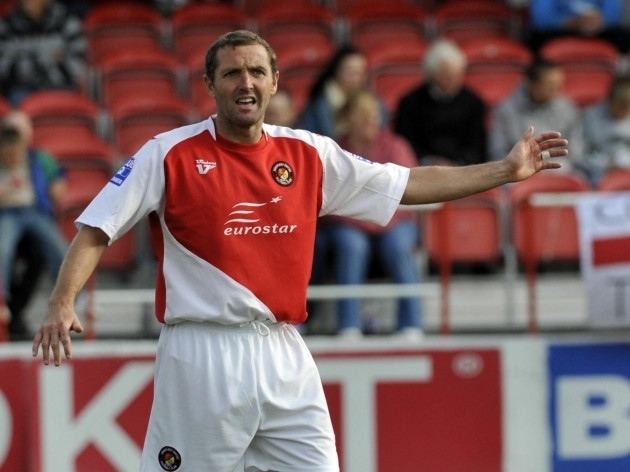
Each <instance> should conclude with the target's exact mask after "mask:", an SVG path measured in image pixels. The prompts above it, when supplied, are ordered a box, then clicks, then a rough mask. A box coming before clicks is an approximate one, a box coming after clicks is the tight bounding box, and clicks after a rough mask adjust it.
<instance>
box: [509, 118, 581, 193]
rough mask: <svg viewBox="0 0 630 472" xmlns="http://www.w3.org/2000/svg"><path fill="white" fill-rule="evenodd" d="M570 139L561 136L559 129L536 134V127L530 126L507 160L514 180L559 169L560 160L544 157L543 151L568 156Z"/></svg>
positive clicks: (554, 155)
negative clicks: (547, 170) (546, 170)
mask: <svg viewBox="0 0 630 472" xmlns="http://www.w3.org/2000/svg"><path fill="white" fill-rule="evenodd" d="M567 145H568V141H567V140H566V139H564V138H561V134H560V133H559V132H557V131H547V132H545V133H541V134H540V135H538V136H534V128H533V127H532V126H530V127H529V128H528V129H527V131H525V133H523V135H522V136H521V138H520V139H519V140H518V141H517V143H516V144H515V145H514V147H513V148H512V150H511V151H510V153H509V154H508V155H507V157H506V158H505V161H506V162H507V163H508V164H509V165H510V169H511V174H512V181H514V182H517V181H519V180H524V179H526V178H528V177H531V176H532V175H534V174H536V173H537V172H540V171H541V170H545V169H558V168H560V167H561V165H560V163H559V162H555V161H553V160H549V159H543V156H542V153H543V151H548V152H549V157H551V158H556V157H562V156H566V155H567V154H568V153H569V152H568V150H567Z"/></svg>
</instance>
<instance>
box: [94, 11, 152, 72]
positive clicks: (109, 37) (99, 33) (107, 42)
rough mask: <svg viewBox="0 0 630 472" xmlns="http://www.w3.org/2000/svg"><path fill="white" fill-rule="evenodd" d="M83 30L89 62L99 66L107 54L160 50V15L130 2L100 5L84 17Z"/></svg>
mask: <svg viewBox="0 0 630 472" xmlns="http://www.w3.org/2000/svg"><path fill="white" fill-rule="evenodd" d="M83 27H84V30H85V34H86V36H87V38H88V43H89V59H90V62H91V63H92V64H94V63H99V62H100V61H101V60H102V59H103V57H105V56H107V55H108V54H109V53H111V52H116V51H123V50H131V49H134V50H141V49H151V48H156V47H161V45H162V38H163V31H164V24H163V20H162V17H161V15H160V13H159V12H158V11H157V10H156V9H155V8H152V7H150V6H148V5H144V4H141V3H134V2H124V1H123V2H103V3H101V4H99V5H97V6H95V7H93V8H92V9H90V10H89V12H88V13H87V15H86V17H85V20H84V21H83Z"/></svg>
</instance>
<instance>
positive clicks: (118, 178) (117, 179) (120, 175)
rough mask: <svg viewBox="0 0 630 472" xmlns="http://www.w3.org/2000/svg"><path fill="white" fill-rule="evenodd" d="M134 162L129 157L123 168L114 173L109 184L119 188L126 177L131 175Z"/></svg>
mask: <svg viewBox="0 0 630 472" xmlns="http://www.w3.org/2000/svg"><path fill="white" fill-rule="evenodd" d="M134 162H135V159H134V158H133V157H130V158H129V160H128V161H127V162H125V163H124V164H123V166H122V167H121V168H120V169H118V170H117V171H116V173H115V174H114V176H113V177H112V178H111V179H110V182H111V183H113V184H114V185H118V186H119V187H120V186H121V185H122V184H123V182H124V181H125V180H127V177H129V174H131V171H132V169H133V164H134Z"/></svg>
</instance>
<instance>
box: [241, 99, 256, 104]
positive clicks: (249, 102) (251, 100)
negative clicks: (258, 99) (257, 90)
mask: <svg viewBox="0 0 630 472" xmlns="http://www.w3.org/2000/svg"><path fill="white" fill-rule="evenodd" d="M236 103H242V104H244V105H246V104H254V103H255V100H254V99H253V98H239V99H238V100H236Z"/></svg>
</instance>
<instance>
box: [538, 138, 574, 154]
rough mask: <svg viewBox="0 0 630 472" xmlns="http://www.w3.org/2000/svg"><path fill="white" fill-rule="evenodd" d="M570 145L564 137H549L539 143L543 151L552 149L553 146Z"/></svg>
mask: <svg viewBox="0 0 630 472" xmlns="http://www.w3.org/2000/svg"><path fill="white" fill-rule="evenodd" d="M568 145H569V141H567V140H566V139H563V138H553V139H547V140H545V141H542V142H541V143H539V147H540V149H541V150H543V151H544V150H546V149H551V148H562V147H567V146H568Z"/></svg>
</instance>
